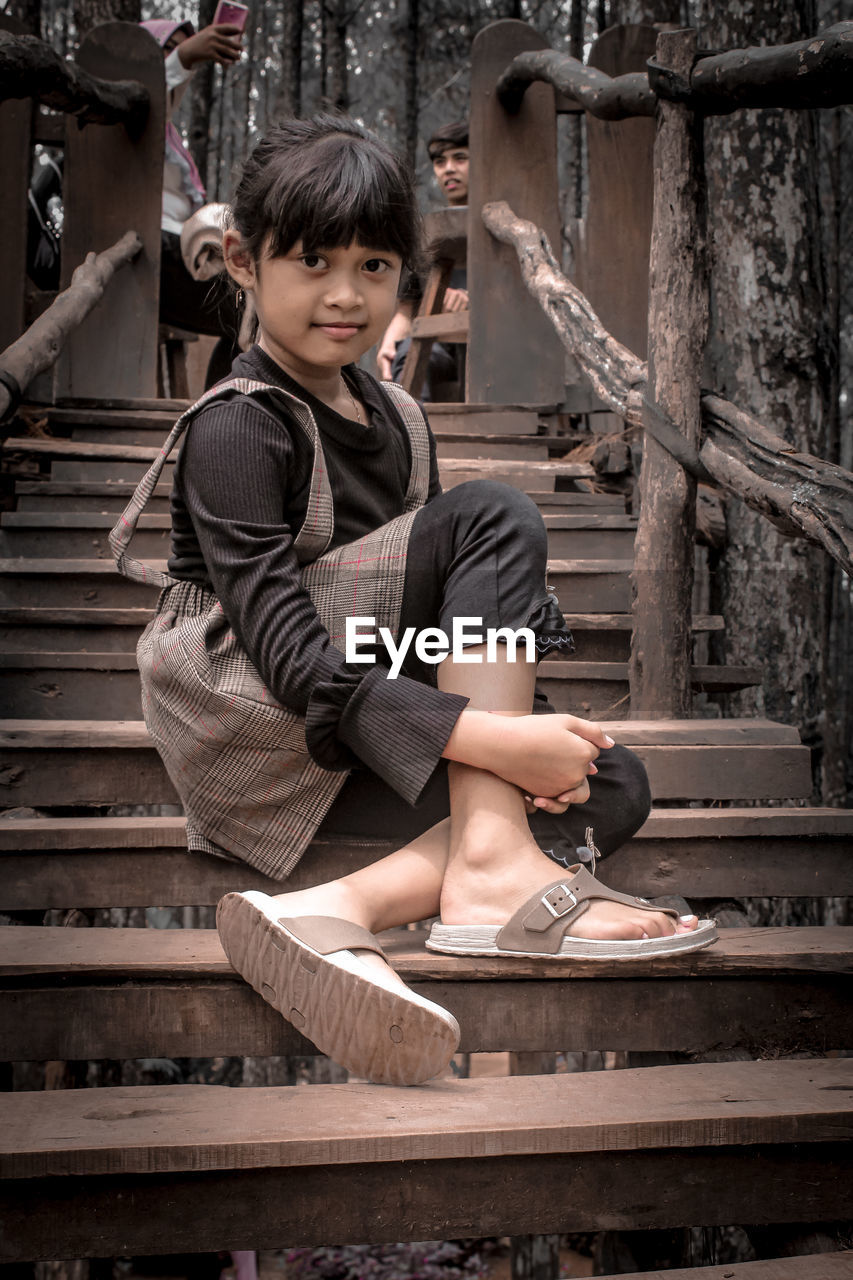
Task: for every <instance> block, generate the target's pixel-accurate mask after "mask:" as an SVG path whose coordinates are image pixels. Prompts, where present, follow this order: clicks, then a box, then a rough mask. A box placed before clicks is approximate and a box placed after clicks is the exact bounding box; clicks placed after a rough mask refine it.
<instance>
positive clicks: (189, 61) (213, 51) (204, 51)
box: [178, 22, 242, 71]
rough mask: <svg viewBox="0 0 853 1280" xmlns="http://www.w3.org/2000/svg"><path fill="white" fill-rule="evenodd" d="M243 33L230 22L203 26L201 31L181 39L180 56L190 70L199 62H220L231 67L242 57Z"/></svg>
mask: <svg viewBox="0 0 853 1280" xmlns="http://www.w3.org/2000/svg"><path fill="white" fill-rule="evenodd" d="M241 35H242V32H241V30H240V28H239V27H235V26H232V25H231V24H230V23H224V22H223V23H220V24H219V25H218V26H215V27H214V26H209V27H202V29H201V31H196V33H195V35H192V36H187V38H186V40H182V41H181V43H180V44H179V45H178V57H179V58H180V60H181V62H182V63H183V65H184V66H185V67H186V69H187V70H188V71H189V69H190V67H194V66H195V65H196V64H197V63H199V62H218V63H220V64H221V65H222V66H223V67H230V66H231V64H232V63H234V62H237V61H238V59H239V57H240V37H241Z"/></svg>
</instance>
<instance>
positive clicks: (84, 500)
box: [15, 478, 625, 515]
mask: <svg viewBox="0 0 853 1280" xmlns="http://www.w3.org/2000/svg"><path fill="white" fill-rule="evenodd" d="M133 489H134V486H133V484H131V483H130V482H128V481H124V482H122V481H115V482H99V481H95V480H79V481H73V480H48V479H47V478H45V479H43V480H18V481H17V482H16V484H15V493H16V495H17V509H18V511H121V510H123V508H124V506H125V505H126V503H127V501H128V499H129V498H130V496H131V494H132V493H133ZM169 491H170V486H169V485H168V484H166V483H165V481H164V482H161V484H159V485H158V486H157V489H156V490H155V491H154V495H153V497H152V499H151V502H150V503H149V506H148V507H147V508H146V510H148V511H151V512H158V513H162V512H168V510H169ZM530 496H531V498H532V499H533V501H534V502H536V503H537V505H538V506H539V507H540V509H541V510H542V511H543V514H547V515H565V514H568V513H572V512H589V513H595V514H599V515H623V514H624V511H625V499H624V497H623V496H622V495H621V494H611V493H581V492H575V493H564V492H557V491H554V492H550V493H549V492H547V491H546V492H536V491H531V493H530Z"/></svg>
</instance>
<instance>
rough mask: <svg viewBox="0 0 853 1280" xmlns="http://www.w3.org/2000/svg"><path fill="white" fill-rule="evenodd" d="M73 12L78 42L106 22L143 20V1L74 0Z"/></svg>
mask: <svg viewBox="0 0 853 1280" xmlns="http://www.w3.org/2000/svg"><path fill="white" fill-rule="evenodd" d="M73 12H74V25H75V27H76V28H77V38H78V40H82V39H83V37H84V36H85V35H87V34H88V32H90V31H91V30H92V28H93V27H99V26H101V24H102V23H104V22H140V21H141V20H142V4H141V0H74V6H73Z"/></svg>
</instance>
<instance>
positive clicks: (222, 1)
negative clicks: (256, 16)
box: [213, 0, 249, 31]
mask: <svg viewBox="0 0 853 1280" xmlns="http://www.w3.org/2000/svg"><path fill="white" fill-rule="evenodd" d="M248 16H249V6H248V5H245V4H236V3H235V0H219V4H218V5H217V6H216V13H215V14H214V15H213V26H214V27H218V26H220V25H221V24H224V25H226V26H229V27H239V28H240V30H241V31H242V30H243V28H244V27H245V25H246V19H247V18H248Z"/></svg>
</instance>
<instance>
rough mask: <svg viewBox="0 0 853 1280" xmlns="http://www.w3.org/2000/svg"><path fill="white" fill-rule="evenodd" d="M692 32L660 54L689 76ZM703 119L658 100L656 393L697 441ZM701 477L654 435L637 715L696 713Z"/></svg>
mask: <svg viewBox="0 0 853 1280" xmlns="http://www.w3.org/2000/svg"><path fill="white" fill-rule="evenodd" d="M695 51H696V33H695V31H693V30H685V31H664V32H661V34H660V35H659V36H658V41H657V52H656V59H657V61H658V62H659V63H660V64H661V65H663V66H666V67H668V68H671V69H672V70H673V71H674V72H675V73H676V74H678V75H683V76H685V77H687V76H689V74H690V68H691V66H692V62H693V56H694V53H695ZM705 222H706V219H705V179H704V171H703V163H702V120H701V117H700V118H696V117H695V116H694V115H693V113H692V112H690V111H688V109H687V108H686V107H684V106H681V105H680V104H675V103H668V102H661V103H660V105H659V107H658V117H657V132H656V137H655V162H654V213H653V222H652V246H651V261H650V278H649V378H648V395H649V397H650V398H651V399H652V400H653V401H654V402H656V403H657V404H658V405H660V407H661V408H662V409H663V410H664V411H665V412H666V413H667V414H669V416H670V417H671V418H672V419H673V421H674V422H676V423H678V425H679V427H680V428H681V431H682V433H683V435H684V437H685V439H686V440H687V441H688V443H689V444H691V445H693V446H694V447H695V446H697V445H698V442H699V435H700V408H699V392H700V382H701V374H702V358H703V353H704V348H705V339H706V334H707V328H708V279H707V260H706V225H705ZM695 523H696V482H695V480H693V479H692V478H691V477H690V476H689V475H688V474H687V473H686V472H685V471H684V470H683V469H682V467H681V466H680V465H679V463H677V462H675V461H674V459H673V458H672V457H671V456H670V455H669V454H668V453H667V451H666V450H665V449H663V448H662V447H661V446H660V445H659V444H658V443H657V441H655V440H654V439H653V438H652V435H651V433H650V432H649V431H647V432H646V433H645V439H644V443H643V467H642V474H641V477H640V519H639V525H638V528H637V537H636V541H635V550H634V572H633V575H632V581H633V591H634V605H633V615H634V631H633V639H632V644H631V663H630V671H629V677H630V687H631V716H632V717H633V718H634V719H638V720H653V719H667V718H672V719H682V718H685V717H689V716H690V713H691V693H690V656H691V654H690V640H691V628H690V619H691V611H692V610H691V605H692V600H691V597H692V589H693V554H694V551H693V540H694V530H695Z"/></svg>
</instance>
